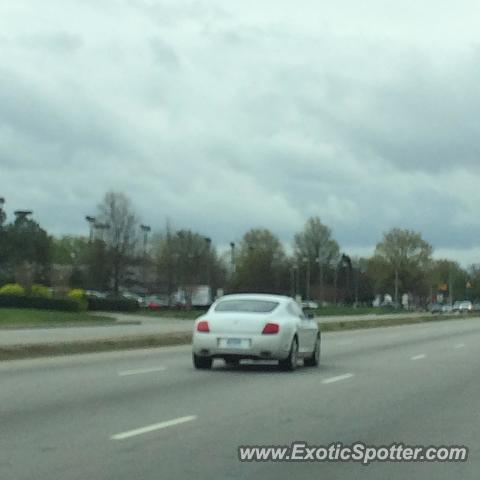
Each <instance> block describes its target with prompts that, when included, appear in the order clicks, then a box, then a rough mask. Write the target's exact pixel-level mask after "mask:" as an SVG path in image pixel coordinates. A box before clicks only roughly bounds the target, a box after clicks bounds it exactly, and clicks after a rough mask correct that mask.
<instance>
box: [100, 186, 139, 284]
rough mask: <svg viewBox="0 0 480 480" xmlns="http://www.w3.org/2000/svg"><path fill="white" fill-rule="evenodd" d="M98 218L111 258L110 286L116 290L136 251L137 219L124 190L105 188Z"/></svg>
mask: <svg viewBox="0 0 480 480" xmlns="http://www.w3.org/2000/svg"><path fill="white" fill-rule="evenodd" d="M97 222H98V223H97V226H98V227H99V228H100V231H101V232H102V233H101V235H102V240H103V241H104V242H105V244H106V247H107V250H108V252H109V255H110V258H111V266H112V277H113V278H112V280H113V290H114V292H115V293H118V290H119V287H120V284H121V282H122V281H123V279H124V276H125V270H126V267H127V266H128V264H129V262H130V260H131V258H132V257H133V255H134V254H135V244H136V241H137V235H138V224H139V220H138V218H137V215H136V214H135V211H134V209H133V206H132V203H131V201H130V199H129V198H128V197H127V196H126V195H125V194H123V193H120V192H108V193H107V194H106V195H105V197H104V199H103V201H102V203H100V204H99V205H98V215H97Z"/></svg>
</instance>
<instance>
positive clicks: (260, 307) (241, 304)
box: [215, 300, 278, 313]
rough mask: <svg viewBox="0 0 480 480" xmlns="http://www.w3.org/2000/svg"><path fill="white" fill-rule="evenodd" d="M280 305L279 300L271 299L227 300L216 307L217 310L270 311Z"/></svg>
mask: <svg viewBox="0 0 480 480" xmlns="http://www.w3.org/2000/svg"><path fill="white" fill-rule="evenodd" d="M277 307H278V302H271V301H269V300H225V301H223V302H220V303H219V304H218V305H217V306H216V307H215V311H216V312H244V313H245V312H246V313H270V312H273V311H274V310H275V308H277Z"/></svg>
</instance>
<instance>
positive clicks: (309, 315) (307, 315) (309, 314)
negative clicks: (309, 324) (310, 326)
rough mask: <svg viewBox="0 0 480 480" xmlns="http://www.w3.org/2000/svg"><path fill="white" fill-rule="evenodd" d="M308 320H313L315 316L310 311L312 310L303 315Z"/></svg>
mask: <svg viewBox="0 0 480 480" xmlns="http://www.w3.org/2000/svg"><path fill="white" fill-rule="evenodd" d="M305 316H306V317H307V318H308V319H309V320H313V319H314V318H315V315H314V314H313V313H312V312H308V313H307V314H306V315H305Z"/></svg>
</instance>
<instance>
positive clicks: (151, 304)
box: [143, 295, 169, 310]
mask: <svg viewBox="0 0 480 480" xmlns="http://www.w3.org/2000/svg"><path fill="white" fill-rule="evenodd" d="M143 306H144V307H146V308H148V309H149V310H159V309H160V308H166V307H168V306H169V302H168V298H165V297H162V296H160V295H150V296H149V297H145V299H144V300H143Z"/></svg>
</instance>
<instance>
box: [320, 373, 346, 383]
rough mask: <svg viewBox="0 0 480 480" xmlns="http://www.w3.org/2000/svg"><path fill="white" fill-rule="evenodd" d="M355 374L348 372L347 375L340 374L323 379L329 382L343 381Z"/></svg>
mask: <svg viewBox="0 0 480 480" xmlns="http://www.w3.org/2000/svg"><path fill="white" fill-rule="evenodd" d="M353 376H354V375H353V373H346V374H345V375H339V376H338V377H331V378H326V379H325V380H322V383H324V384H328V383H335V382H341V381H342V380H348V379H349V378H352V377H353Z"/></svg>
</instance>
